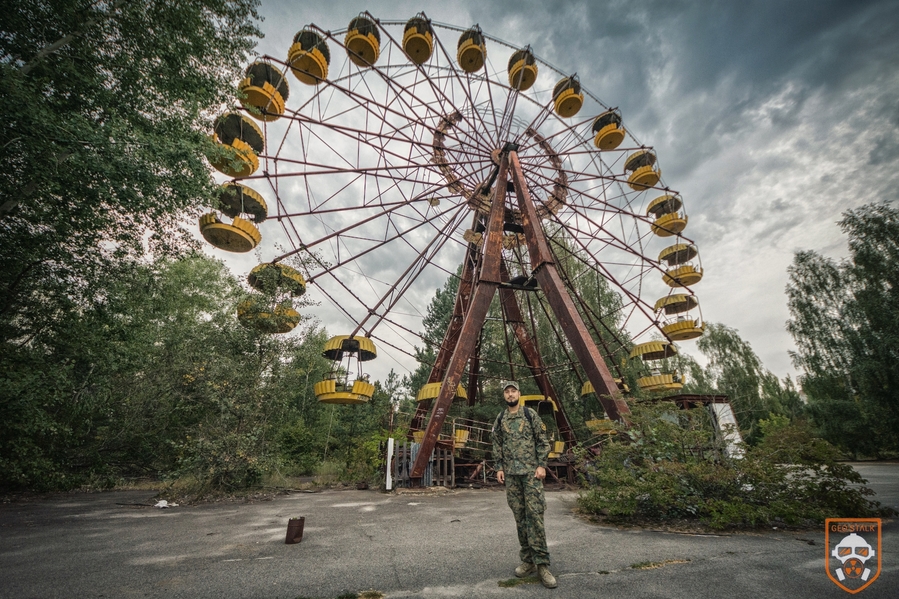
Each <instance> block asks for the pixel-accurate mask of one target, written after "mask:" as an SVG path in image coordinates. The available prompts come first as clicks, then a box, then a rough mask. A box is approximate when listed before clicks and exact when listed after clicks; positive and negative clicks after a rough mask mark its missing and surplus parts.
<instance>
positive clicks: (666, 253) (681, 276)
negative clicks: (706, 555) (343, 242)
mask: <svg viewBox="0 0 899 599" xmlns="http://www.w3.org/2000/svg"><path fill="white" fill-rule="evenodd" d="M698 255H699V250H698V249H697V248H696V246H695V245H692V244H686V243H676V244H674V245H671V246H668V247H666V248H665V249H663V250H662V251H661V252H660V253H659V262H660V263H661V262H664V263H667V265H668V268H667V269H666V270H665V274H663V275H662V280H663V281H664V282H665V283H666V284H667V285H668V286H669V287H689V286H690V285H695V284H696V283H698V282H699V281H701V280H702V266H701V265H694V264H693V262H692V260H693V259H694V258H696V257H697V256H698Z"/></svg>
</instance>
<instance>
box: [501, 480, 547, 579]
mask: <svg viewBox="0 0 899 599" xmlns="http://www.w3.org/2000/svg"><path fill="white" fill-rule="evenodd" d="M506 501H508V502H509V507H510V508H512V514H513V515H514V516H515V526H516V527H517V528H518V543H519V544H520V545H521V551H520V552H519V555H520V557H521V561H522V562H527V563H530V564H537V565H546V566H548V565H549V550H548V549H547V548H546V531H545V530H544V528H543V512H544V511H545V510H546V498H545V497H544V496H543V481H542V480H539V479H537V478H534V475H533V474H524V475H507V476H506Z"/></svg>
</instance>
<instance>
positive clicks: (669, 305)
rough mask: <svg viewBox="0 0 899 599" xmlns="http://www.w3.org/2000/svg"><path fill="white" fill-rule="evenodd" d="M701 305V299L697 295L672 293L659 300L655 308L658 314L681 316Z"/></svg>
mask: <svg viewBox="0 0 899 599" xmlns="http://www.w3.org/2000/svg"><path fill="white" fill-rule="evenodd" d="M698 305H699V299H697V298H696V296H695V295H692V294H687V293H672V294H671V295H666V296H665V297H663V298H659V299H658V300H657V301H656V303H655V306H654V310H655V311H656V312H662V311H664V312H665V314H668V315H671V314H680V313H682V312H687V311H689V310H692V309H693V308H695V307H696V306H698Z"/></svg>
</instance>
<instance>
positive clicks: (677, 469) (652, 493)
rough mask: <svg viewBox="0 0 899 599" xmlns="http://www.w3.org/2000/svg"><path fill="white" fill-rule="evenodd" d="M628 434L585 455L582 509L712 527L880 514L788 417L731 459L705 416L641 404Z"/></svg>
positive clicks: (824, 448)
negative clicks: (688, 522) (596, 453)
mask: <svg viewBox="0 0 899 599" xmlns="http://www.w3.org/2000/svg"><path fill="white" fill-rule="evenodd" d="M632 423H633V425H632V427H631V428H629V429H628V430H627V433H626V434H624V432H623V431H622V432H620V433H619V435H618V438H617V439H616V440H613V441H611V442H609V443H608V444H607V445H606V446H605V447H604V448H603V450H602V452H601V453H600V455H599V456H593V455H592V454H590V453H587V454H585V456H584V457H585V462H584V472H585V483H586V486H587V489H586V490H585V491H584V492H583V493H581V495H580V497H579V501H578V503H579V507H580V509H581V510H582V511H583V512H584V513H587V514H595V515H601V516H604V517H605V518H607V519H609V520H611V521H619V522H644V521H678V520H694V521H700V522H702V523H704V524H706V525H708V526H710V527H712V528H716V529H724V528H753V527H760V526H765V525H770V524H775V525H776V524H779V523H782V524H787V525H795V526H806V525H813V524H817V523H819V522H822V521H823V520H824V519H825V518H829V517H865V516H871V515H874V514H876V513H878V511H879V510H880V507H879V504H878V503H877V502H873V501H871V500H869V499H868V497H869V496H870V495H872V494H873V492H872V491H871V490H870V489H868V488H866V487H863V486H861V485H863V483H864V482H865V481H864V479H862V477H861V475H859V474H858V472H856V471H855V470H854V469H853V468H852V467H851V466H849V465H847V464H843V463H839V462H838V461H837V460H838V459H839V458H840V454H839V452H838V451H837V450H836V449H835V448H834V447H833V446H832V445H830V444H829V443H827V442H826V441H823V440H821V439H816V438H814V437H813V436H812V434H811V431H810V429H809V427H808V426H806V425H805V424H802V423H796V424H790V423H789V421H788V420H787V419H786V418H783V417H774V418H772V419H769V420H762V421H761V423H760V424H761V428H762V435H763V436H762V439H761V441H760V442H759V443H758V445H757V446H755V447H749V448H746V452H745V455H744V457H743V458H741V459H730V458H728V457H726V452H725V451H724V449H723V447H722V446H721V444H720V442H719V441H716V440H714V434H713V431H712V428H711V421H710V419H709V417H708V413H707V412H706V411H705V410H704V409H703V408H697V409H694V410H678V409H677V408H676V407H675V406H674V405H673V404H656V405H649V404H642V405H639V406H636V407H635V409H634V413H633V415H632Z"/></svg>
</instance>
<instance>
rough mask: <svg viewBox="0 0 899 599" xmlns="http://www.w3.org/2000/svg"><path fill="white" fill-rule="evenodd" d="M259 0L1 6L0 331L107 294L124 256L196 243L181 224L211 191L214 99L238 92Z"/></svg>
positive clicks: (77, 0) (20, 338)
mask: <svg viewBox="0 0 899 599" xmlns="http://www.w3.org/2000/svg"><path fill="white" fill-rule="evenodd" d="M257 4H258V2H257V0H186V1H183V2H165V1H163V0H147V1H142V2H123V1H121V0H115V1H113V2H94V1H92V0H67V1H60V2H47V1H46V0H22V1H21V2H12V3H7V4H6V5H5V6H4V10H3V32H2V35H0V114H3V143H2V144H0V162H2V163H3V165H4V168H3V169H0V198H2V199H0V230H2V236H0V264H2V265H3V266H2V269H0V342H3V343H13V344H16V345H21V344H25V343H28V341H29V340H30V339H31V338H33V336H34V335H36V334H38V332H39V331H40V330H41V329H42V328H43V327H46V326H49V325H50V323H52V321H53V320H54V319H58V318H62V317H64V316H63V315H65V314H68V313H71V312H73V311H77V310H80V309H82V308H84V307H85V306H86V304H88V303H91V302H93V301H96V300H97V298H99V297H102V295H103V293H104V290H103V288H102V287H101V286H99V285H98V284H97V281H98V280H99V279H100V278H101V276H100V275H101V274H102V272H103V271H105V270H108V269H109V268H112V267H113V265H114V264H115V263H117V262H120V261H122V260H124V259H129V258H130V259H139V258H141V257H143V256H144V255H145V254H146V253H147V252H148V251H149V252H152V253H153V254H155V255H164V254H169V255H175V254H177V253H179V252H181V251H184V249H185V248H189V247H190V246H191V242H190V236H189V235H187V233H186V231H184V230H183V228H182V226H181V223H183V221H184V219H185V216H188V215H191V214H195V210H196V207H197V206H200V205H202V204H203V203H205V202H206V201H208V198H209V197H210V195H209V194H210V191H211V189H212V187H213V185H212V179H211V177H210V169H209V166H208V165H207V164H206V162H205V160H204V158H203V153H204V149H205V148H207V147H208V145H209V143H210V142H209V140H208V138H207V131H208V130H210V128H211V127H210V120H211V117H212V116H214V115H213V114H211V113H210V112H209V111H210V110H220V109H221V108H222V107H223V106H224V105H225V104H226V103H228V102H232V101H233V97H234V89H233V87H232V85H233V81H235V80H236V78H237V77H238V73H239V68H240V66H241V65H242V64H244V63H245V62H246V59H247V55H248V52H249V51H250V50H251V49H252V48H253V46H254V43H255V42H254V39H253V38H254V37H256V36H258V35H260V34H259V31H258V29H257V28H256V26H255V25H254V22H253V19H255V18H256V17H257V14H256V8H255V7H256V5H257ZM204 198H205V199H204ZM3 351H10V348H9V347H8V346H4V347H3Z"/></svg>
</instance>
